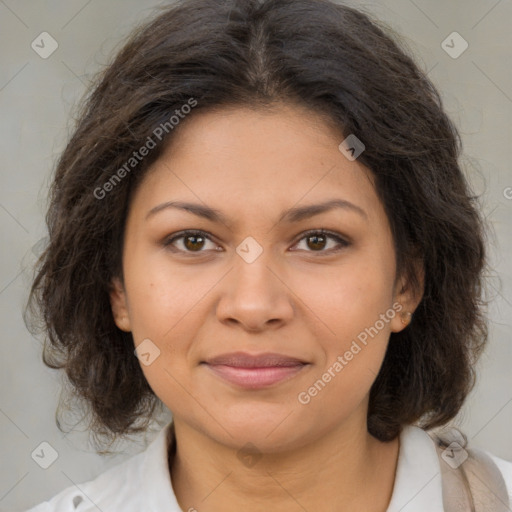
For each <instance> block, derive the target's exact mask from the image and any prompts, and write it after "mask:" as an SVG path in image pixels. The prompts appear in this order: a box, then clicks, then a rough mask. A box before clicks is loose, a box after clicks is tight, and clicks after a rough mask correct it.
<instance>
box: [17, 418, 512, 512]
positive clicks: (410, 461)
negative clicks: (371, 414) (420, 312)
mask: <svg viewBox="0 0 512 512" xmlns="http://www.w3.org/2000/svg"><path fill="white" fill-rule="evenodd" d="M170 425H171V423H169V424H167V426H166V427H164V428H163V429H162V430H161V431H160V432H159V433H158V434H157V436H156V438H155V439H154V440H153V441H152V442H151V443H150V444H149V446H148V447H147V448H146V450H145V451H143V452H141V453H139V454H137V455H134V456H132V457H131V458H129V459H127V460H126V461H124V462H122V463H121V464H118V465H116V466H114V467H112V468H110V469H109V470H107V471H105V472H104V473H102V474H100V475H99V476H98V477H96V478H95V479H94V480H90V481H88V482H86V483H83V484H78V485H76V486H75V485H73V486H70V487H68V488H66V489H64V490H63V491H61V492H60V493H58V494H57V495H56V496H54V497H53V498H52V499H50V500H49V501H47V502H44V503H41V504H39V505H37V506H36V507H34V508H31V509H30V510H29V511H27V512H97V511H98V510H100V511H101V512H141V511H144V512H187V511H182V509H181V508H180V507H179V505H178V501H177V500H176V496H175V494H174V491H173V488H172V484H171V476H170V473H169V466H168V462H167V460H168V459H167V455H168V445H167V439H168V437H167V434H168V429H169V427H170ZM488 455H490V456H491V458H492V459H493V460H494V462H495V463H496V464H497V465H498V468H499V469H500V471H501V472H502V474H503V478H504V479H505V482H506V484H507V489H508V493H509V496H510V497H511V498H510V499H511V503H512V462H508V461H505V460H503V459H500V458H497V457H494V456H493V455H491V454H488ZM387 512H443V498H442V488H441V469H440V464H439V458H438V455H437V452H436V448H435V445H434V442H433V441H432V439H431V438H430V436H429V435H428V434H427V433H426V432H425V431H424V430H422V429H421V428H418V427H415V426H407V427H405V428H404V429H403V431H402V433H401V434H400V452H399V457H398V465H397V470H396V475H395V485H394V488H393V494H392V497H391V502H390V503H389V506H388V509H387Z"/></svg>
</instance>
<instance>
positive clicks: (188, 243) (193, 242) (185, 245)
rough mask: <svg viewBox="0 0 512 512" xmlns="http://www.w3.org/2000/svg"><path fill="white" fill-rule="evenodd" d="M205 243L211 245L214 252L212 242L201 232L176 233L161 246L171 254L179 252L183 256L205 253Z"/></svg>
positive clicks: (214, 246)
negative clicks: (183, 254)
mask: <svg viewBox="0 0 512 512" xmlns="http://www.w3.org/2000/svg"><path fill="white" fill-rule="evenodd" d="M207 242H209V243H210V244H212V246H213V250H216V248H217V246H216V245H215V244H214V243H213V242H212V240H211V238H210V236H209V235H208V234H207V233H204V232H202V231H182V232H181V233H176V234H175V235H174V236H173V237H172V238H170V239H168V240H167V241H165V242H163V246H164V247H167V248H168V249H170V250H172V251H173V252H181V253H185V254H186V253H189V254H190V253H202V252H207V251H206V249H207V248H208V247H207ZM205 247H206V249H205Z"/></svg>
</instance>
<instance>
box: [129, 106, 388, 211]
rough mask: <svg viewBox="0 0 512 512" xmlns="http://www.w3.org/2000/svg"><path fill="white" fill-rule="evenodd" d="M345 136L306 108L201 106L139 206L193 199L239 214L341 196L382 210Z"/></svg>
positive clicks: (152, 175)
mask: <svg viewBox="0 0 512 512" xmlns="http://www.w3.org/2000/svg"><path fill="white" fill-rule="evenodd" d="M343 139H344V135H343V133H342V131H341V129H340V130H336V128H335V127H334V126H333V123H327V122H326V121H325V120H324V119H323V118H322V117H320V116H318V115H316V114H315V112H313V111H309V110H307V109H305V108H301V107H295V106H289V105H278V106H275V107H274V108H273V109H272V110H265V111H262V110H254V109H250V108H246V107H231V108H226V109H222V110H217V111H210V112H200V111H198V112H196V113H194V114H193V115H192V116H190V117H189V118H188V119H185V121H184V122H183V124H182V125H181V126H180V127H179V130H178V131H177V132H176V133H175V134H173V138H172V139H171V141H170V143H169V144H168V146H167V147H166V149H165V151H164V152H163V154H162V155H161V156H160V158H159V159H158V160H157V161H156V162H155V163H154V164H153V166H152V167H151V169H150V171H149V173H148V175H147V176H146V177H145V179H144V180H143V182H142V184H141V187H140V188H141V190H140V193H138V195H139V199H140V201H139V203H140V204H144V205H146V206H148V207H149V206H151V207H154V206H155V205H156V204H158V203H163V202H166V201H170V200H193V201H194V202H203V203H205V204H208V205H210V206H213V207H215V208H217V209H221V210H222V211H228V212H229V210H231V211H233V212H236V213H237V216H238V217H240V216H242V215H244V213H245V212H247V213H248V214H249V215H251V214H252V215H254V214H255V213H256V211H257V210H259V214H260V215H262V214H270V213H271V212H273V213H274V214H275V215H277V214H278V213H279V212H281V211H282V210H283V209H284V208H286V207H291V206H293V205H295V204H299V203H300V204H313V203H317V202H322V201H325V200H327V199H336V198H338V199H344V200H346V201H350V202H353V203H355V204H357V205H358V206H360V207H361V208H363V209H364V210H369V213H370V214H371V211H372V210H375V209H379V208H381V206H380V205H379V204H378V203H379V201H378V198H377V196H376V191H375V189H374V185H373V178H372V174H371V172H370V170H369V169H367V168H366V167H365V166H364V165H362V164H361V163H359V162H358V161H357V160H355V161H350V160H348V159H347V158H346V157H345V156H344V155H343V154H342V153H341V151H340V150H339V145H340V143H341V142H342V140H343ZM262 208H263V209H264V211H262ZM274 209H275V212H274ZM374 213H375V214H379V215H380V214H382V210H381V211H379V212H374Z"/></svg>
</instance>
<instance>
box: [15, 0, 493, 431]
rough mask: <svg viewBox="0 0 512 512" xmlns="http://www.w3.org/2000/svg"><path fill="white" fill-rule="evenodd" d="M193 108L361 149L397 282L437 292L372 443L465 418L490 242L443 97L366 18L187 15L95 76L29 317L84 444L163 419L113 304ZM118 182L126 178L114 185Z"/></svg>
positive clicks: (342, 11)
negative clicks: (158, 171) (267, 115)
mask: <svg viewBox="0 0 512 512" xmlns="http://www.w3.org/2000/svg"><path fill="white" fill-rule="evenodd" d="M192 101H193V102H195V106H194V108H193V109H192V111H191V112H190V114H189V115H190V116H194V115H196V114H197V113H198V112H205V111H207V110H208V109H210V110H211V109H221V108H223V107H225V106H237V105H238V106H251V107H252V108H266V107H268V106H271V105H273V104H275V102H288V103H290V104H295V105H298V104H300V105H302V106H305V107H307V108H309V109H310V110H311V111H312V112H314V113H315V115H320V116H323V117H324V118H325V119H326V120H328V122H332V123H334V124H335V125H336V126H337V127H339V128H340V129H341V130H342V131H343V133H344V134H345V136H348V135H349V134H355V135H356V136H357V137H358V138H359V139H360V140H361V141H363V142H364V144H365V146H366V150H365V151H364V153H363V154H362V155H361V156H360V157H359V159H358V161H359V162H361V163H362V164H364V165H365V166H367V167H368V168H369V169H370V170H371V171H372V173H373V175H374V177H375V187H376V191H377V193H378V196H379V198H380V199H381V201H382V202H383V204H384V207H385V211H386V214H387V216H388V218H389V222H390V225H391V228H392V234H393V238H394V244H395V250H396V261H397V275H405V276H407V277H408V279H409V281H410V283H411V285H412V286H415V287H418V286H419V277H418V273H417V270H418V266H417V262H418V260H420V261H421V262H422V266H423V270H424V276H425V279H424V294H423V297H422V300H421V302H420V304H419V306H418V308H417V310H416V312H415V315H414V318H413V321H412V323H411V324H410V326H409V327H408V328H407V329H405V330H403V331H402V332H400V333H393V334H391V338H390V340H389V346H388V350H387V353H386V355H385V359H384V362H383V365H382V368H381V370H380V373H379V375H378V377H377V378H376V381H375V382H374V384H373V386H372V388H371V391H370V402H369V411H368V430H369V432H370V433H371V434H372V435H373V436H375V437H376V438H378V439H379V440H382V441H389V440H392V439H394V438H395V437H396V436H397V435H398V434H399V433H400V431H401V429H402V427H403V426H404V425H407V424H418V425H419V426H422V427H423V428H426V429H430V428H433V427H436V426H441V425H443V424H445V423H447V422H448V421H449V420H451V419H452V418H454V417H455V416H456V414H457V413H458V411H459V410H460V408H461V406H462V404H463V403H464V401H465V399H466V397H467V395H468V393H469V392H470V390H471V389H472V387H473V386H474V382H475V371H474V365H475V362H476V361H477V359H478V357H479V355H480V354H481V352H482V349H483V348H484V346H485V343H486V341H487V337H488V332H487V323H486V316H485V314H484V308H485V305H486V302H485V301H484V300H483V297H482V295H483V293H482V292H483V273H484V269H485V267H486V255H485V239H484V238H485V234H486V226H485V224H484V220H483V218H482V216H481V214H480V213H479V208H478V205H477V204H476V203H477V199H478V198H477V197H474V196H473V195H472V194H471V190H470V188H469V185H468V183H467V181H466V179H465V177H464V175H463V172H462V170H461V167H460V166H459V163H458V159H459V155H460V153H461V146H462V144H461V140H460V135H459V133H458V131H457V129H456V128H455V126H454V124H453V123H452V121H451V120H450V119H449V118H448V116H447V115H446V113H445V112H444V109H443V105H442V101H441V97H440V94H439V92H438V91H437V90H436V88H435V87H434V85H433V84H432V82H431V81H430V80H429V79H428V77H427V75H426V73H425V72H423V71H421V70H420V69H419V67H418V66H417V64H415V62H414V57H413V54H412V52H411V50H410V49H409V48H408V47H407V46H406V45H405V44H404V43H403V41H402V40H401V39H400V37H398V36H396V34H395V33H394V31H393V30H391V29H390V28H389V27H387V26H386V25H385V24H384V23H382V22H380V21H378V20H375V19H372V17H371V15H370V14H369V13H366V12H363V11H361V10H357V9H355V8H353V7H349V6H345V5H341V4H336V3H333V2H331V1H329V0H260V1H258V0H182V1H180V2H177V3H175V4H173V5H171V6H167V7H165V8H164V9H163V12H161V11H160V10H158V11H157V12H156V15H155V16H154V18H153V19H152V20H150V21H146V22H145V23H144V24H142V25H140V26H139V27H137V28H136V29H135V30H134V32H133V33H131V34H130V35H129V37H128V39H127V41H125V42H124V45H123V47H122V48H121V49H120V51H118V53H117V55H116V56H115V57H114V59H113V62H111V63H110V64H109V65H108V66H107V67H106V68H105V69H104V70H102V71H101V72H100V73H99V75H98V76H97V78H96V80H95V82H94V84H93V87H92V88H91V89H90V92H89V93H88V94H87V95H86V96H85V97H84V99H83V102H82V103H81V108H80V111H79V113H78V122H77V126H76V128H75V130H74V133H73V135H72V136H71V137H70V140H69V143H68V144H67V147H66V148H65V150H64V151H63V153H62V154H61V156H60V159H59V160H58V162H57V166H56V170H55V177H54V180H53V183H52V186H51V190H50V196H49V198H50V204H49V209H48V213H47V216H46V222H47V225H48V230H49V244H48V247H47V248H46V250H45V251H44V252H43V253H42V254H41V256H40V259H39V261H38V264H37V268H36V274H35V278H34V282H33V285H32V288H31V290H30V297H29V300H28V303H27V310H26V311H25V313H27V312H28V311H30V312H31V315H33V316H31V318H33V317H34V316H35V317H37V318H39V319H40V321H41V326H42V327H43V329H44V331H45V332H46V333H47V336H46V339H45V345H44V350H43V361H44V363H45V364H46V365H47V366H49V367H51V368H55V369H64V371H65V374H66V376H67V378H68V381H69V382H67V383H68V384H70V386H69V390H68V392H69V395H68V398H69V397H71V398H72V400H71V402H73V403H74V404H75V406H76V405H77V403H76V402H78V401H81V402H82V403H83V404H85V405H86V406H87V414H88V416H89V425H88V428H89V431H90V432H91V433H93V435H94V436H95V437H96V439H98V438H99V437H101V438H103V439H110V440H113V439H114V440H115V439H116V438H118V437H119V436H126V435H129V434H134V433H138V432H142V431H143V430H145V428H146V427H147V426H148V424H149V422H150V421H151V420H152V419H153V418H154V413H155V408H156V406H157V405H158V404H160V405H161V402H160V401H159V399H158V397H157V396H156V395H155V394H154V392H153V391H152V389H151V388H150V386H149V385H148V383H147V381H146V379H145V377H144V375H143V372H142V370H141V366H140V363H139V361H138V359H137V357H136V356H135V355H134V343H133V339H132V336H131V334H130V333H125V332H123V331H121V330H120V329H118V328H117V326H116V324H115V323H114V320H113V316H112V311H111V306H110V301H109V290H110V285H111V281H112V278H113V277H114V276H116V277H119V278H120V279H121V281H122V261H121V255H122V245H123V235H124V227H125V218H126V213H127V207H128V205H129V204H130V200H131V197H132V194H133V192H134V190H135V189H136V186H137V184H139V183H140V180H141V178H143V177H144V175H145V173H146V171H147V169H148V168H150V166H151V165H152V163H154V162H155V160H156V159H157V158H158V157H159V155H160V154H161V153H162V150H163V148H164V147H165V145H166V142H168V141H169V140H170V139H171V138H172V137H173V134H174V132H175V131H176V130H179V129H180V127H181V126H183V125H184V124H186V121H187V119H185V120H184V121H183V122H181V123H180V124H179V125H178V126H177V127H176V129H174V128H172V129H171V126H170V124H169V122H168V121H169V118H170V116H171V115H173V113H176V115H177V114H178V112H176V111H177V110H178V111H180V109H181V108H182V107H183V105H187V104H189V105H190V104H191V103H192ZM189 110H190V109H189ZM166 122H167V125H166V126H167V127H168V129H167V130H166V132H165V136H163V137H162V138H161V142H160V143H159V144H158V145H157V147H155V148H154V149H152V150H151V151H150V152H149V154H148V155H147V156H146V157H145V158H144V159H141V161H140V162H137V164H136V165H134V169H133V170H132V169H130V170H129V171H128V170H127V169H126V165H125V164H126V162H127V161H128V160H129V159H130V158H131V157H132V155H133V153H134V151H135V150H137V149H138V148H140V147H141V146H142V145H143V143H144V141H146V140H148V137H150V136H152V134H154V130H155V128H156V127H159V126H160V127H161V126H163V125H164V124H165V123H166ZM178 122H179V121H178ZM123 166H125V167H124V169H125V171H124V172H121V171H120V169H122V168H123ZM116 174H117V177H118V178H122V179H117V178H116V180H115V181H113V177H114V175H116ZM106 183H110V185H107V186H106V185H105V184H106ZM107 189H108V190H107ZM106 190H107V191H108V196H107V197H104V196H105V195H106V192H105V191H106ZM100 196H101V197H100ZM102 197H104V198H102ZM37 315H39V316H37ZM34 325H35V324H34ZM31 327H32V329H34V328H33V326H31ZM29 328H30V327H29ZM32 332H34V331H32ZM61 405H62V401H61ZM59 409H60V408H59ZM58 412H59V410H58V411H57V413H58ZM57 416H58V414H57ZM57 423H58V425H59V428H61V425H60V422H59V419H57Z"/></svg>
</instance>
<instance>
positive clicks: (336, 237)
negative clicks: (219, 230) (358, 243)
mask: <svg viewBox="0 0 512 512" xmlns="http://www.w3.org/2000/svg"><path fill="white" fill-rule="evenodd" d="M312 235H323V236H325V237H327V238H331V239H333V240H335V241H336V242H337V243H338V244H339V246H340V247H338V248H335V249H329V250H318V251H306V252H311V253H320V254H321V253H323V254H327V255H329V254H332V253H336V252H339V251H341V250H342V249H344V248H346V247H348V246H350V245H351V243H350V242H349V241H347V240H345V239H344V238H342V237H341V236H340V235H339V234H337V233H334V232H332V231H328V230H325V229H311V230H309V231H306V232H305V233H302V235H301V238H299V239H298V240H297V242H296V243H295V244H294V245H297V244H298V243H300V242H301V241H302V240H304V239H306V238H308V237H310V236H312ZM187 236H201V237H203V238H205V239H207V240H209V241H210V242H213V240H212V238H213V235H211V234H210V233H208V232H207V231H201V230H195V229H191V230H187V231H180V232H179V233H175V234H174V235H171V237H170V238H167V239H166V240H165V241H164V242H163V246H164V247H166V248H168V249H170V250H171V251H172V252H180V253H183V254H187V255H194V254H201V253H205V252H207V251H204V250H199V251H185V250H181V249H177V248H175V247H174V248H173V247H172V244H173V243H174V242H175V241H176V240H180V239H182V238H187Z"/></svg>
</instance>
